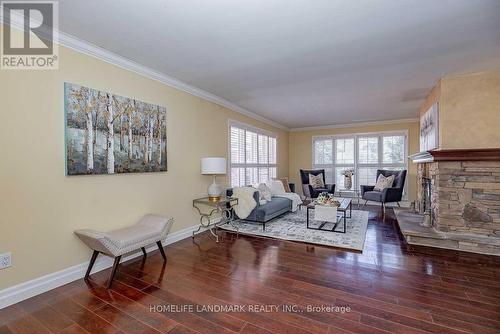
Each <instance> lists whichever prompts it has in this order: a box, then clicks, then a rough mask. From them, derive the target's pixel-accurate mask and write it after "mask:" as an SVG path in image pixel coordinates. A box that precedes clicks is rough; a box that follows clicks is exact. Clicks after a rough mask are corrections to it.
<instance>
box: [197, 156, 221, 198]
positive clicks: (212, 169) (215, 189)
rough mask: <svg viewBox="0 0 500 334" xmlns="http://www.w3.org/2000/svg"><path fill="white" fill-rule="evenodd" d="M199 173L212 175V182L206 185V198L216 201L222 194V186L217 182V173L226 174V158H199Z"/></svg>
mask: <svg viewBox="0 0 500 334" xmlns="http://www.w3.org/2000/svg"><path fill="white" fill-rule="evenodd" d="M201 174H203V175H212V176H213V177H214V179H213V182H212V184H211V185H210V186H208V198H209V200H211V201H214V202H217V201H218V200H220V197H221V194H222V187H221V186H220V185H218V184H217V180H216V177H217V175H224V174H226V159H225V158H202V159H201Z"/></svg>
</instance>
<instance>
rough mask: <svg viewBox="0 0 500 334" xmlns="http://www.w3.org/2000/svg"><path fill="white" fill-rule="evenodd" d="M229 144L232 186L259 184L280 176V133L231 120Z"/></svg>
mask: <svg viewBox="0 0 500 334" xmlns="http://www.w3.org/2000/svg"><path fill="white" fill-rule="evenodd" d="M229 146H230V148H229V152H230V155H231V157H230V166H229V169H230V173H231V175H230V177H231V187H237V186H240V187H241V186H247V185H256V184H258V183H262V182H266V181H268V180H269V179H272V178H275V177H276V169H277V162H276V161H277V147H276V135H274V134H271V133H269V132H267V131H265V130H262V129H258V128H253V127H250V126H247V125H244V124H240V123H230V125H229Z"/></svg>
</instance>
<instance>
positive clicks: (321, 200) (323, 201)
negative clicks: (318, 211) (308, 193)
mask: <svg viewBox="0 0 500 334" xmlns="http://www.w3.org/2000/svg"><path fill="white" fill-rule="evenodd" d="M316 204H318V205H329V206H340V202H339V201H337V200H336V199H335V198H334V197H333V194H329V193H326V192H324V193H321V194H319V196H318V198H316Z"/></svg>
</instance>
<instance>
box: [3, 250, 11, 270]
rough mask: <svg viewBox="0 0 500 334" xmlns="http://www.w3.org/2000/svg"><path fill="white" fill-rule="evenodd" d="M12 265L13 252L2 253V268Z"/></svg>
mask: <svg viewBox="0 0 500 334" xmlns="http://www.w3.org/2000/svg"><path fill="white" fill-rule="evenodd" d="M10 266H12V253H10V252H9V253H4V254H0V269H5V268H8V267H10Z"/></svg>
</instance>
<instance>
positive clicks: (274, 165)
mask: <svg viewBox="0 0 500 334" xmlns="http://www.w3.org/2000/svg"><path fill="white" fill-rule="evenodd" d="M231 127H235V128H238V129H242V130H244V131H245V136H244V138H245V145H244V147H245V149H244V150H243V151H244V161H245V162H244V163H233V162H232V155H231ZM246 131H249V132H253V133H256V134H257V163H247V162H246V160H247V159H246V155H247V153H246V151H247V150H246ZM227 132H228V134H227V138H228V143H227V146H228V159H227V167H228V174H229V186H230V187H235V186H236V185H233V184H232V177H231V173H232V168H275V169H276V176H274V177H277V176H278V175H277V174H278V134H277V133H275V132H272V131H268V130H265V129H262V128H259V127H256V126H252V125H249V124H247V123H243V122H240V121H236V120H232V119H229V120H228V126H227ZM259 135H261V136H267V137H268V139H267V142H268V144H267V148H268V152H267V164H265V163H264V164H263V163H259V162H258V161H259V153H260V152H259V141H258V137H259ZM269 138H274V140H275V143H276V147H275V150H274V156H275V162H274V163H270V162H269V160H270V152H271V150H270V143H269ZM258 173H259V172H258V170H257V175H258ZM245 175H246V173H245ZM268 177H269V178H272V177H273V176H271V175H270V173H269V171H268ZM245 178H246V176H245ZM257 178H258V176H257ZM245 183H246V182H245ZM246 185H247V184H245V186H246Z"/></svg>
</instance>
